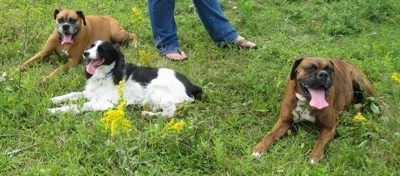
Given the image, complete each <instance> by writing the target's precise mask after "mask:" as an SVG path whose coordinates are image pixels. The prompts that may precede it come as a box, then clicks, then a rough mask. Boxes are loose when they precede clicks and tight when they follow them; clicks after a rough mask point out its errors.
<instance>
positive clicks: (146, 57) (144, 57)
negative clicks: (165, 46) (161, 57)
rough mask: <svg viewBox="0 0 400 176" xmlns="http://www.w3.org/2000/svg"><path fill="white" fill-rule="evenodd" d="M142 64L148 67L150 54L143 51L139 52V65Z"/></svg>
mask: <svg viewBox="0 0 400 176" xmlns="http://www.w3.org/2000/svg"><path fill="white" fill-rule="evenodd" d="M141 62H144V63H145V64H146V66H148V67H150V65H151V64H150V54H149V53H147V52H146V51H144V50H139V63H141Z"/></svg>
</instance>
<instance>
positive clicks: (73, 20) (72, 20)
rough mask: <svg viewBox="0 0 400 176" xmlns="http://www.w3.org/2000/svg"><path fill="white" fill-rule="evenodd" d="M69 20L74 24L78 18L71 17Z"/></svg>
mask: <svg viewBox="0 0 400 176" xmlns="http://www.w3.org/2000/svg"><path fill="white" fill-rule="evenodd" d="M68 22H69V23H71V24H74V23H76V20H75V19H72V18H70V19H69V20H68Z"/></svg>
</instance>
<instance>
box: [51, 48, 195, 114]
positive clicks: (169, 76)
mask: <svg viewBox="0 0 400 176" xmlns="http://www.w3.org/2000/svg"><path fill="white" fill-rule="evenodd" d="M83 55H84V57H85V59H87V60H88V61H89V63H88V65H87V66H86V73H87V82H86V87H85V90H84V91H82V92H72V93H69V94H66V95H62V96H58V97H54V98H52V99H51V101H52V102H53V103H54V104H59V103H62V102H65V101H69V100H77V99H78V98H80V97H85V98H86V99H87V100H88V101H87V102H86V103H84V104H83V106H82V107H80V106H78V105H77V104H70V105H64V106H61V107H58V108H51V109H49V111H50V112H51V113H53V114H54V113H60V112H61V113H62V112H72V113H80V112H84V111H104V110H107V109H111V108H113V107H115V106H116V105H117V104H118V99H119V93H118V90H117V87H116V85H117V84H118V83H119V82H120V81H121V80H123V79H124V80H125V84H124V98H125V100H126V104H127V105H130V104H134V105H148V106H150V108H151V110H152V111H143V112H142V115H150V116H153V115H161V116H163V117H171V116H174V115H175V112H176V105H177V104H179V103H183V102H193V101H194V99H195V98H196V99H197V98H200V96H201V93H202V89H201V88H200V87H199V86H196V85H194V84H192V83H191V82H190V81H189V79H188V78H187V77H186V76H184V75H182V74H181V73H178V72H176V71H174V70H171V69H168V68H152V67H142V66H137V65H134V64H131V63H126V62H125V59H124V55H123V54H122V52H121V51H120V49H119V47H118V46H117V45H115V44H112V43H110V42H105V41H99V40H98V41H95V42H94V43H93V44H92V45H91V46H90V48H89V49H87V50H86V51H85V52H84V53H83ZM160 110H161V111H160Z"/></svg>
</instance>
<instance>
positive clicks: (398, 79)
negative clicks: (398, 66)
mask: <svg viewBox="0 0 400 176" xmlns="http://www.w3.org/2000/svg"><path fill="white" fill-rule="evenodd" d="M391 78H392V80H393V81H394V82H395V83H397V84H399V85H400V74H399V73H393V74H392V76H391Z"/></svg>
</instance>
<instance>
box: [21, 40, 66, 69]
mask: <svg viewBox="0 0 400 176" xmlns="http://www.w3.org/2000/svg"><path fill="white" fill-rule="evenodd" d="M57 42H58V39H55V38H54V37H50V38H49V39H48V40H47V41H46V43H45V45H44V46H43V49H42V51H39V52H38V53H36V54H35V55H34V56H33V57H31V58H30V59H29V60H27V61H26V62H24V63H23V64H21V65H20V66H19V67H18V68H17V69H16V70H15V71H22V70H23V69H24V68H25V67H27V66H30V65H32V64H33V63H34V62H37V61H39V60H41V59H43V58H46V57H48V56H50V55H51V53H52V52H53V51H54V50H56V47H57Z"/></svg>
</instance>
